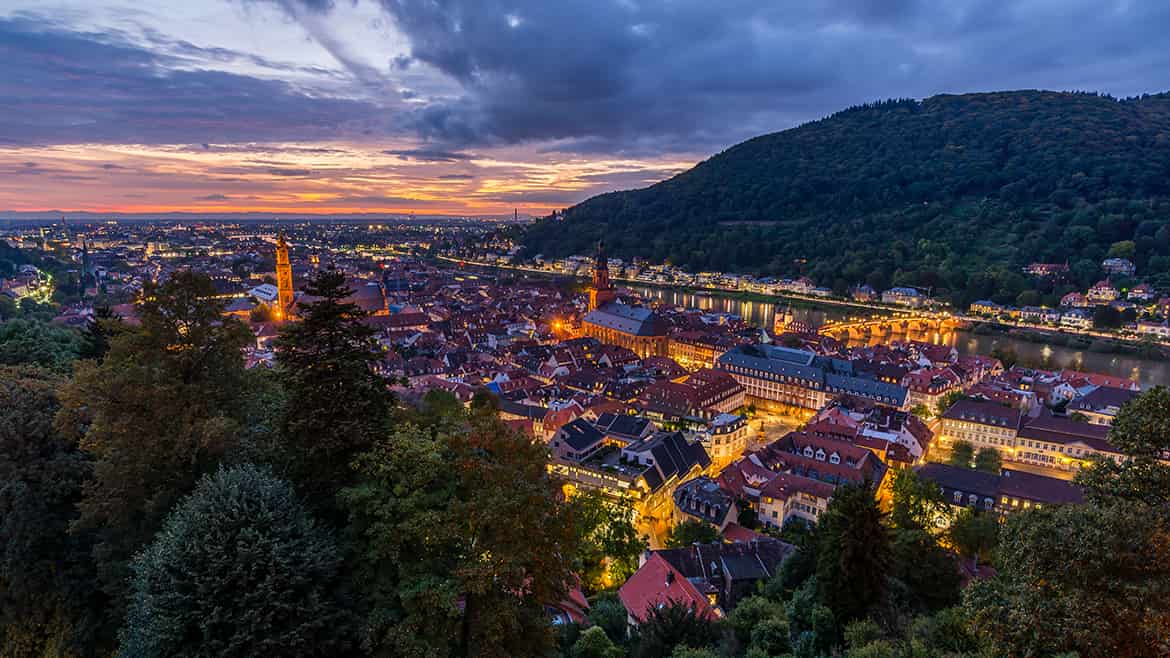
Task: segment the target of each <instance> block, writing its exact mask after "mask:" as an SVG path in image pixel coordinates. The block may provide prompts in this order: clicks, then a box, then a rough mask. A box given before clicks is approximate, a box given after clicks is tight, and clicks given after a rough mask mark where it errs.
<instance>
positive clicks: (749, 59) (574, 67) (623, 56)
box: [289, 0, 1170, 153]
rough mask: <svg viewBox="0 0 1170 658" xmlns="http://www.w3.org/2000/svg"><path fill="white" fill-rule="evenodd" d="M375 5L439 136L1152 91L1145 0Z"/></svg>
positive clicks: (605, 135)
mask: <svg viewBox="0 0 1170 658" xmlns="http://www.w3.org/2000/svg"><path fill="white" fill-rule="evenodd" d="M289 1H292V0H289ZM381 2H382V5H383V7H384V8H385V10H386V11H387V12H388V13H389V14H391V15H392V17H393V18H394V20H395V22H396V23H397V24H398V26H399V27H400V29H401V30H403V32H404V33H405V34H406V36H407V38H408V39H409V41H410V44H411V53H410V56H411V59H412V60H413V61H415V62H421V63H424V64H427V65H430V66H431V67H434V68H436V69H438V70H440V71H442V72H443V73H445V74H447V75H448V76H450V77H452V78H454V79H455V80H457V81H458V82H459V83H460V84H461V85H462V88H463V90H464V94H463V96H462V97H461V98H458V99H454V100H442V101H438V102H431V103H430V104H428V105H426V106H425V107H423V108H422V109H420V110H419V111H418V112H417V115H416V117H415V118H416V122H417V126H418V129H419V130H420V133H421V134H422V135H423V136H424V137H427V138H430V139H433V140H436V141H437V142H440V143H444V144H450V145H475V144H495V143H516V142H523V141H528V140H563V141H562V142H561V143H560V145H559V146H558V147H555V148H557V150H567V151H576V152H618V151H623V152H624V151H626V150H627V149H628V148H629V145H630V144H638V145H639V148H640V150H643V151H649V152H654V151H657V152H659V153H661V152H663V151H679V152H700V151H703V150H707V149H711V148H714V147H717V146H720V145H727V144H730V143H732V142H734V141H737V140H739V139H742V138H744V137H747V136H750V135H753V134H758V133H760V132H765V131H770V130H776V129H781V128H785V127H788V126H790V125H793V124H794V123H797V122H800V121H804V120H808V119H813V118H817V117H820V116H823V115H825V114H829V113H831V112H833V111H835V110H838V109H841V108H843V107H846V106H849V105H853V104H857V103H861V102H867V101H871V100H876V99H881V98H888V97H905V96H911V97H922V96H927V95H931V94H935V93H941V92H964V91H987V90H996V89H1006V88H1024V87H1041V88H1050V89H1093V90H1101V91H1105V92H1109V93H1114V94H1117V95H1129V94H1135V93H1142V92H1149V91H1160V90H1164V89H1165V88H1166V87H1168V86H1170V79H1167V78H1166V76H1165V71H1166V70H1168V68H1170V57H1168V55H1170V40H1168V39H1166V38H1165V35H1166V34H1168V33H1170V3H1167V2H1164V1H1163V0H1146V1H1144V2H1143V1H1139V0H1134V1H1132V2H1111V3H1110V2H1101V1H1100V0H1064V1H1061V2H1052V1H1047V0H1034V1H1030V2H1029V1H1024V2H1012V3H1008V2H1001V1H1000V0H954V1H949V2H939V1H937V0H929V1H927V0H882V1H880V2H875V1H873V0H819V1H817V0H806V1H804V2H795V1H794V2H765V1H757V2H748V1H746V0H722V1H720V2H711V1H710V0H678V1H673V2H665V1H661V0H659V1H654V0H579V1H578V0H563V1H561V2H547V0H506V1H505V0H381ZM578 149H579V150H578Z"/></svg>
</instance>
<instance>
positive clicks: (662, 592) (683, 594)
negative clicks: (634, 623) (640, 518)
mask: <svg viewBox="0 0 1170 658" xmlns="http://www.w3.org/2000/svg"><path fill="white" fill-rule="evenodd" d="M618 598H619V599H621V601H622V605H624V606H625V607H626V610H627V611H628V612H629V613H630V615H631V616H632V617H633V618H634V619H636V620H638V622H639V623H641V622H643V621H645V620H646V616H647V614H648V613H649V611H650V609H651V608H653V607H658V606H669V605H674V604H680V605H685V606H689V607H693V608H694V609H695V610H696V611H697V612H698V613H699V615H700V616H702V617H705V618H707V619H716V618H718V616H719V615H718V613H717V612H715V609H714V608H713V607H712V606H711V604H710V603H709V602H708V601H707V599H706V598H705V597H704V596H703V595H702V594H701V593H699V590H698V589H697V588H696V587H695V586H694V585H692V584H691V582H690V581H688V580H687V579H686V578H684V577H683V575H682V573H681V572H680V571H679V570H678V569H675V568H674V567H673V566H671V565H670V563H669V562H667V561H666V560H665V559H663V558H662V556H660V555H658V554H657V553H652V554H651V555H650V558H649V559H648V560H646V563H645V564H643V565H642V566H641V567H640V568H639V569H638V571H637V572H636V573H635V574H634V575H633V576H631V577H630V579H629V580H627V581H626V583H625V584H624V585H622V587H621V589H619V590H618Z"/></svg>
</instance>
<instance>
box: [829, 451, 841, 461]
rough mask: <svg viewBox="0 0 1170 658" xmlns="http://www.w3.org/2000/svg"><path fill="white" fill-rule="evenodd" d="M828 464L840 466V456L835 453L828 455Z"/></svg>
mask: <svg viewBox="0 0 1170 658" xmlns="http://www.w3.org/2000/svg"><path fill="white" fill-rule="evenodd" d="M829 463H830V464H840V463H841V455H838V454H837V453H835V452H834V453H833V454H831V455H829Z"/></svg>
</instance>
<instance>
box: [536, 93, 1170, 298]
mask: <svg viewBox="0 0 1170 658" xmlns="http://www.w3.org/2000/svg"><path fill="white" fill-rule="evenodd" d="M602 236H604V237H605V239H606V242H607V244H608V245H610V249H611V250H612V251H613V253H614V254H615V255H618V256H624V257H631V256H642V257H645V258H648V259H650V260H653V261H670V262H672V263H674V264H677V265H681V266H684V267H686V268H688V269H691V270H708V269H715V270H730V271H741V272H755V273H768V274H777V275H793V274H796V273H798V272H800V273H804V274H809V275H811V276H812V277H813V278H814V279H815V280H816V281H817V282H818V283H820V284H824V285H832V286H833V287H834V288H836V289H838V290H839V291H843V290H844V289H845V288H846V287H847V286H848V285H852V284H854V283H858V282H862V281H868V282H869V283H870V284H872V285H875V286H877V287H887V286H889V285H918V286H923V287H932V288H934V289H935V290H936V291H941V292H942V294H944V295H946V294H949V295H950V296H951V297H952V299H953V300H954V301H956V302H958V303H966V302H967V301H970V300H971V299H974V298H977V297H996V298H998V299H997V301H1004V302H1015V301H1016V297H1018V296H1019V294H1020V293H1021V292H1022V291H1024V290H1026V289H1029V288H1032V287H1033V285H1032V283H1031V282H1029V281H1028V280H1027V279H1026V278H1025V277H1023V276H1022V275H1021V274H1020V268H1021V267H1022V266H1023V265H1026V264H1027V263H1029V262H1033V261H1042V262H1064V261H1066V260H1067V261H1069V262H1070V264H1072V265H1073V270H1074V282H1073V283H1075V284H1076V285H1080V286H1086V285H1088V284H1090V283H1092V281H1091V280H1092V279H1094V278H1095V277H1098V276H1099V275H1100V271H1099V269H1098V267H1099V264H1100V261H1101V260H1102V259H1103V258H1105V257H1106V255H1107V254H1109V252H1110V250H1111V249H1112V250H1113V252H1114V253H1115V254H1117V253H1120V254H1122V255H1127V254H1128V253H1129V252H1130V250H1131V248H1132V257H1133V259H1134V260H1135V261H1136V262H1137V264H1138V273H1139V276H1141V275H1146V276H1148V277H1149V278H1150V279H1151V280H1152V281H1153V282H1154V283H1156V284H1160V285H1163V286H1170V94H1159V95H1154V96H1144V97H1141V98H1133V99H1126V100H1116V99H1113V98H1111V97H1108V96H1101V95H1097V94H1089V93H1057V92H1046V91H1015V92H998V93H987V94H966V95H942V96H934V97H931V98H928V99H925V100H923V101H913V100H896V101H885V102H880V103H875V104H872V105H865V106H860V107H855V108H850V109H848V110H844V111H842V112H838V113H837V114H834V115H832V116H830V117H827V118H825V119H821V120H819V121H813V122H810V123H807V124H805V125H802V126H800V127H797V128H793V129H791V130H785V131H782V132H778V133H773V134H769V135H763V136H760V137H756V138H754V139H751V140H748V141H746V142H743V143H741V144H738V145H736V146H733V147H731V148H729V149H727V150H726V151H724V152H722V153H720V154H718V155H715V156H713V157H711V158H709V159H708V160H705V161H704V162H702V163H700V164H699V165H697V166H695V167H694V168H693V169H691V170H689V171H687V172H684V173H682V174H679V175H678V176H675V177H674V178H671V179H669V180H666V181H663V182H661V183H658V184H656V185H653V186H651V187H648V188H644V189H640V190H632V191H626V192H613V193H609V194H603V195H600V196H597V197H593V198H591V199H589V200H587V201H585V202H583V203H581V204H578V205H577V206H574V207H572V208H569V209H568V210H566V211H565V213H564V219H563V220H555V219H551V218H550V219H544V220H541V221H540V222H538V223H537V224H536V225H534V226H533V227H532V228H531V229H529V230H528V231H527V233H526V234H525V238H524V240H525V243H526V245H527V246H528V247H529V253H544V254H546V255H561V254H568V253H586V252H588V251H589V248H590V245H591V244H593V243H594V242H595V241H596V240H597V239H599V238H600V237H602ZM1127 241H1132V242H1133V244H1132V245H1127V244H1121V245H1117V246H1115V245H1116V243H1119V242H1122V243H1125V242H1127ZM804 260H807V263H805V264H802V261H804ZM1041 293H1042V294H1043V295H1045V298H1046V299H1050V298H1051V297H1052V296H1053V295H1056V294H1057V293H1058V290H1056V289H1047V288H1045V289H1042V290H1041ZM1026 301H1036V300H1031V299H1030V298H1029V300H1026Z"/></svg>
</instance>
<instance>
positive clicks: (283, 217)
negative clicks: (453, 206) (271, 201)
mask: <svg viewBox="0 0 1170 658" xmlns="http://www.w3.org/2000/svg"><path fill="white" fill-rule="evenodd" d="M515 217H518V218H520V219H524V220H533V219H536V218H537V215H534V214H531V213H524V214H514V213H498V214H491V213H489V214H456V213H402V212H396V213H387V212H368V213H353V212H301V213H273V212H264V211H239V212H199V211H189V210H172V211H166V212H116V211H115V212H105V211H96V210H0V222H4V223H11V222H32V221H53V222H57V221H60V220H61V219H62V218H63V219H65V220H66V221H68V220H70V219H83V220H87V221H94V220H100V221H110V220H114V221H117V220H119V219H127V220H148V219H174V220H193V221H206V220H233V219H238V220H254V221H255V220H264V221H280V222H284V221H305V220H328V219H355V220H357V219H381V220H385V219H395V220H412V219H455V220H501V219H507V220H510V219H513V218H515Z"/></svg>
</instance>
